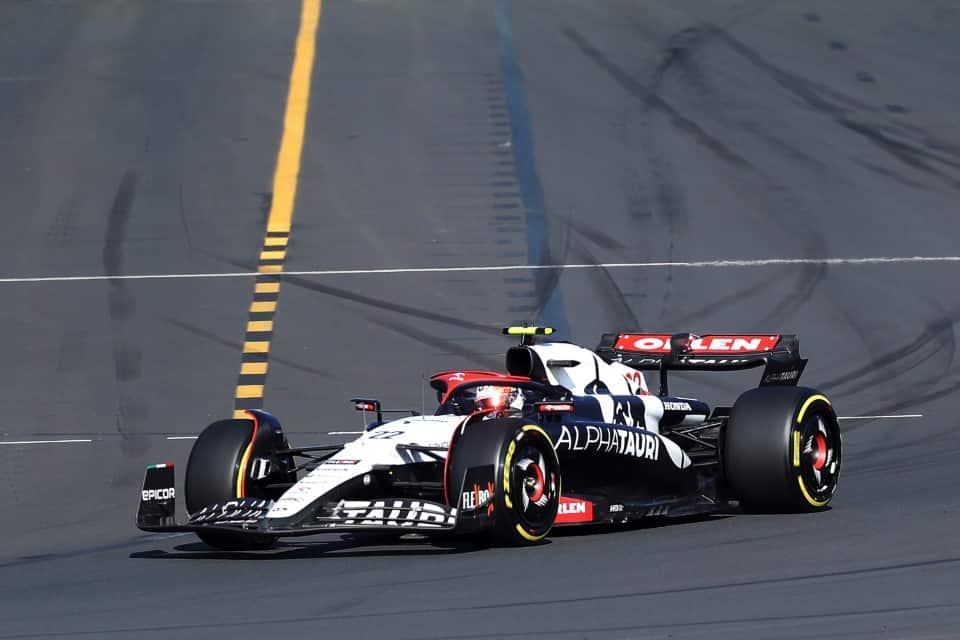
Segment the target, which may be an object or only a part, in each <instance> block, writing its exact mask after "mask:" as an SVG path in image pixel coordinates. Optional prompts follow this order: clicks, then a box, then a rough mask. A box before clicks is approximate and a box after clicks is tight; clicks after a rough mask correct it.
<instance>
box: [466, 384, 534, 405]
mask: <svg viewBox="0 0 960 640" xmlns="http://www.w3.org/2000/svg"><path fill="white" fill-rule="evenodd" d="M474 402H475V405H476V410H477V411H483V410H487V409H497V410H499V409H506V408H508V407H509V408H511V409H522V408H523V393H521V391H520V389H518V388H517V387H503V386H499V385H481V386H479V387H477V390H476V395H475V396H474Z"/></svg>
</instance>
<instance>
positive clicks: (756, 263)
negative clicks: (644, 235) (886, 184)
mask: <svg viewBox="0 0 960 640" xmlns="http://www.w3.org/2000/svg"><path fill="white" fill-rule="evenodd" d="M927 262H934V263H937V262H960V256H899V257H880V258H764V259H760V260H699V261H694V262H604V263H600V264H511V265H490V266H474V267H398V268H384V269H318V270H315V271H280V272H277V273H271V274H268V275H270V276H273V277H281V278H282V277H284V276H288V277H290V276H293V277H297V276H300V277H307V276H358V275H385V274H405V273H480V272H484V271H540V270H544V269H548V270H552V269H560V270H572V269H654V268H665V267H670V268H694V269H695V268H717V269H722V268H731V267H776V266H798V265H817V266H837V265H876V264H910V263H927ZM262 275H263V274H262V273H259V272H257V271H237V272H232V273H230V272H228V273H146V274H131V275H117V276H106V275H104V276H44V277H36V278H33V277H22V278H0V284H20V283H30V282H98V281H104V280H190V279H203V278H255V277H257V276H262Z"/></svg>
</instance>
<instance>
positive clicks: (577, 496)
mask: <svg viewBox="0 0 960 640" xmlns="http://www.w3.org/2000/svg"><path fill="white" fill-rule="evenodd" d="M504 332H505V333H508V334H510V335H519V336H521V342H520V344H519V346H515V347H512V348H510V349H509V350H508V351H507V357H506V369H507V373H505V374H501V373H489V372H482V371H447V372H443V373H438V374H436V375H434V376H433V378H432V379H431V381H430V385H431V386H432V387H433V388H434V389H435V390H436V392H437V396H438V398H439V403H440V404H439V407H438V408H437V411H436V413H435V415H432V416H424V415H408V416H406V417H402V418H399V419H396V420H391V421H389V422H385V421H384V420H383V411H382V410H381V407H380V404H379V403H378V402H377V401H375V400H364V399H355V400H354V401H353V402H354V404H355V405H356V407H357V409H359V410H362V411H365V412H369V413H371V414H372V415H375V416H376V420H374V421H373V422H372V423H370V424H369V426H368V427H367V429H366V430H365V431H364V433H363V434H362V435H361V436H360V437H359V438H357V439H356V440H354V441H352V442H348V443H346V444H343V445H336V446H322V447H292V446H290V444H289V443H288V442H287V439H286V437H285V436H284V434H283V431H282V430H281V428H280V423H279V422H278V421H277V419H276V418H274V417H273V416H272V415H270V414H269V413H266V412H264V411H250V412H248V417H247V418H246V419H242V420H222V421H220V422H215V423H213V424H211V425H210V426H208V427H207V428H206V429H205V430H204V431H203V432H202V433H201V434H200V436H199V438H198V439H197V441H196V443H195V444H194V446H193V450H192V451H191V453H190V459H189V462H188V463H187V471H186V506H187V512H188V513H189V517H188V519H187V520H186V521H185V522H182V523H178V522H177V521H176V517H175V516H176V509H175V502H176V500H175V488H174V472H173V467H172V465H153V466H151V467H149V468H148V469H147V473H146V478H145V481H144V485H143V491H142V494H141V499H140V505H139V509H138V512H137V526H138V527H139V528H140V529H143V530H144V531H155V532H156V531H193V532H196V533H197V535H198V536H200V538H201V539H202V540H204V541H205V542H207V543H208V544H210V545H212V546H214V547H218V548H222V549H256V548H265V547H267V546H269V545H270V544H272V543H273V542H274V541H275V540H276V539H277V537H279V536H302V535H310V534H317V533H326V532H334V531H340V532H342V531H356V530H374V531H384V530H386V531H394V532H398V533H408V532H409V533H413V532H416V533H419V534H427V535H441V534H443V535H449V534H462V535H467V536H473V537H483V538H485V539H487V540H490V541H492V542H494V543H496V544H507V545H509V544H524V543H532V542H537V541H538V540H541V539H542V538H544V537H545V536H546V535H547V534H548V533H549V532H550V530H551V528H552V527H553V526H555V525H556V526H566V525H584V524H590V523H619V522H627V521H631V520H635V519H638V518H643V517H646V516H673V515H689V514H696V513H706V512H712V511H717V510H720V509H728V508H730V507H731V506H734V505H735V504H739V505H740V506H741V507H742V508H745V509H758V510H767V511H780V512H785V511H803V510H818V509H823V508H824V507H826V505H827V504H828V503H829V502H830V499H831V497H832V496H833V494H834V492H835V490H836V487H837V479H838V477H839V474H840V461H841V455H840V454H841V443H840V429H839V425H838V422H837V418H836V415H835V414H834V410H833V408H832V406H831V404H830V401H829V400H828V399H827V398H826V397H825V396H824V395H823V394H821V393H819V392H818V391H815V390H812V389H806V388H802V387H798V386H796V385H797V380H798V379H799V377H800V373H801V372H802V370H803V368H804V365H805V364H806V361H805V360H803V359H801V358H800V356H799V350H798V341H797V339H796V337H795V336H787V335H756V336H753V335H751V336H730V335H722V336H721V335H712V336H703V337H697V336H693V335H690V334H676V335H673V336H669V335H650V334H633V333H631V334H608V335H604V336H603V338H602V340H601V342H600V345H599V347H597V349H596V350H593V351H591V350H590V349H586V348H583V347H579V346H576V345H574V344H570V343H566V342H552V343H551V342H544V343H541V344H538V343H537V342H536V340H537V336H540V335H547V334H550V333H551V332H552V330H550V329H548V328H535V327H512V328H509V329H505V330H504ZM759 366H763V367H764V370H763V375H762V378H761V382H760V386H759V387H758V388H755V389H751V390H749V391H747V392H745V393H743V394H742V395H741V396H740V397H739V398H737V399H736V401H735V402H734V403H733V406H732V407H718V408H715V409H713V410H711V409H710V408H709V407H708V406H707V405H706V404H705V403H703V402H701V401H699V400H694V399H691V398H682V397H674V396H671V395H669V393H668V390H667V376H668V372H669V371H671V370H709V371H720V370H734V369H745V368H750V367H759ZM644 370H652V371H659V378H660V380H659V382H660V388H659V393H651V392H650V391H649V390H648V388H647V384H646V381H645V379H644V376H643V373H642V371H644Z"/></svg>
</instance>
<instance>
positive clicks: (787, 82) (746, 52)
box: [718, 31, 960, 188]
mask: <svg viewBox="0 0 960 640" xmlns="http://www.w3.org/2000/svg"><path fill="white" fill-rule="evenodd" d="M718 37H720V38H722V40H723V41H724V42H725V43H726V44H727V46H729V47H730V48H731V49H732V50H733V51H735V52H736V53H738V54H740V55H741V56H742V57H743V58H744V59H745V60H747V61H748V62H750V63H751V64H753V65H754V66H755V67H757V68H758V69H760V70H762V71H764V72H765V73H766V74H767V75H768V76H769V77H770V78H771V79H772V80H773V81H774V82H776V83H777V84H779V85H780V86H781V87H783V88H784V89H785V90H787V91H788V92H790V93H791V94H793V95H794V96H796V97H797V98H798V99H800V100H801V101H803V102H804V103H806V104H807V105H808V106H810V107H811V108H813V109H815V110H817V111H819V112H821V113H823V114H825V115H827V116H829V117H830V118H831V119H832V120H833V121H834V122H836V123H837V124H839V125H840V126H841V127H843V128H845V129H847V130H848V131H851V132H853V133H855V134H857V135H859V136H861V137H862V138H864V139H865V140H867V141H868V142H870V143H872V144H873V145H875V146H876V147H877V148H879V149H880V150H881V151H884V152H885V153H887V154H889V155H890V156H892V157H894V158H895V159H897V160H899V161H900V162H902V163H903V164H906V165H908V166H910V167H912V168H914V169H918V170H921V171H924V172H926V173H929V174H932V175H935V176H937V177H939V178H941V179H943V180H944V181H946V182H947V183H948V184H949V185H950V186H951V187H953V188H960V180H958V178H957V177H956V176H954V175H950V174H949V173H948V172H947V171H945V170H944V169H942V168H939V167H938V166H937V165H940V167H944V168H950V169H960V161H958V160H953V159H951V158H949V157H946V156H945V155H943V154H937V153H933V152H932V151H929V150H928V148H929V145H928V144H925V143H920V144H923V145H924V146H925V147H928V148H924V146H920V144H917V143H914V142H912V141H903V140H900V139H897V138H894V137H893V133H892V132H894V131H896V130H897V129H898V128H899V130H900V131H904V132H905V131H908V130H909V129H907V128H906V127H896V125H891V124H880V125H876V124H869V123H867V122H865V121H862V120H859V119H857V118H856V116H855V114H853V113H852V112H851V111H850V110H849V109H847V108H845V107H843V106H840V105H839V104H837V103H835V102H831V101H830V100H829V99H828V97H827V96H828V95H830V96H833V97H835V96H836V95H837V92H835V91H830V92H829V93H828V92H827V91H825V90H824V89H823V88H822V87H819V86H817V85H815V84H814V83H812V82H810V81H808V80H806V79H805V78H802V77H800V76H798V75H796V74H793V73H791V72H788V71H786V70H784V69H781V68H780V67H777V66H776V65H774V64H773V63H771V62H770V61H768V60H766V59H765V58H763V56H761V55H760V54H759V53H758V52H756V51H754V50H753V49H751V48H750V47H748V46H747V45H745V44H743V43H742V42H741V41H739V40H737V39H736V38H734V37H733V36H731V35H730V34H729V33H727V32H726V31H721V32H719V33H718ZM858 107H859V108H860V109H861V110H867V109H869V110H870V111H874V112H876V113H880V112H879V111H878V110H875V109H873V108H870V107H867V109H864V107H865V105H862V104H858ZM911 129H916V127H911ZM924 137H925V138H930V136H929V134H926V133H925V134H924Z"/></svg>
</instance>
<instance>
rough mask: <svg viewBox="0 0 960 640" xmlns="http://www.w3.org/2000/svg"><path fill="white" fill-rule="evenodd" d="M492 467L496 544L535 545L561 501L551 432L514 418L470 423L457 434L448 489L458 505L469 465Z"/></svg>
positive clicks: (490, 533)
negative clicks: (548, 433) (547, 432)
mask: <svg viewBox="0 0 960 640" xmlns="http://www.w3.org/2000/svg"><path fill="white" fill-rule="evenodd" d="M489 465H492V466H493V474H494V481H493V485H494V492H493V502H492V513H491V514H490V516H491V518H492V526H491V528H490V529H489V530H488V531H487V535H488V541H489V542H490V543H492V544H494V545H498V546H518V545H527V544H533V543H536V542H539V541H541V540H543V539H544V538H545V537H546V536H547V534H548V533H550V529H551V528H552V527H553V522H554V519H555V518H556V516H557V509H558V508H559V504H560V462H559V460H558V459H557V454H556V451H554V448H553V443H552V442H551V440H550V436H548V435H547V434H546V432H544V431H543V429H541V428H540V427H539V426H537V425H535V424H529V423H528V422H526V421H524V420H520V419H515V418H494V419H490V420H483V421H478V422H473V423H470V424H468V425H467V427H466V428H465V429H464V431H463V433H458V434H457V435H456V436H455V440H454V442H453V446H452V447H451V452H450V461H449V463H448V467H447V474H446V491H447V495H448V496H449V497H450V499H451V501H452V502H454V503H456V501H457V500H458V498H459V496H460V494H461V489H462V488H463V487H462V483H463V480H464V477H465V474H466V472H467V470H468V469H470V468H471V467H483V466H489Z"/></svg>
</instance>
